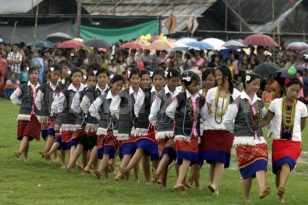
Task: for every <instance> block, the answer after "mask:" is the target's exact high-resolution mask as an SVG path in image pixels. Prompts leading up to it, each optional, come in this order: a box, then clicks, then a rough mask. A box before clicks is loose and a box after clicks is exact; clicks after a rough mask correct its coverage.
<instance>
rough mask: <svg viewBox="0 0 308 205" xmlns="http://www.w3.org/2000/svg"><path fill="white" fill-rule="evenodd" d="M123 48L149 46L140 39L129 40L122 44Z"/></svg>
mask: <svg viewBox="0 0 308 205" xmlns="http://www.w3.org/2000/svg"><path fill="white" fill-rule="evenodd" d="M121 47H122V48H129V49H142V50H145V49H147V46H146V45H145V44H143V43H140V42H138V41H131V42H127V43H124V44H122V45H121Z"/></svg>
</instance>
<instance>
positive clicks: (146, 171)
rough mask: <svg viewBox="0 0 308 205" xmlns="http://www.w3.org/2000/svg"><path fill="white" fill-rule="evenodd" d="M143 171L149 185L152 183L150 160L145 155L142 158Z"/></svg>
mask: <svg viewBox="0 0 308 205" xmlns="http://www.w3.org/2000/svg"><path fill="white" fill-rule="evenodd" d="M142 169H143V173H144V178H145V183H147V184H148V183H149V182H150V175H151V170H150V158H149V157H148V156H146V155H143V157H142Z"/></svg>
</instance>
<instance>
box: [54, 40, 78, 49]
mask: <svg viewBox="0 0 308 205" xmlns="http://www.w3.org/2000/svg"><path fill="white" fill-rule="evenodd" d="M57 48H83V44H82V43H81V42H79V41H74V40H69V41H64V42H62V43H59V44H58V45H57Z"/></svg>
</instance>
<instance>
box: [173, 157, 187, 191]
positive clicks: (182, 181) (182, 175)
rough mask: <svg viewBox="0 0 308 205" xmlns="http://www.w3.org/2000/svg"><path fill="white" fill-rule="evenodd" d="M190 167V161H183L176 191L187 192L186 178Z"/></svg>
mask: <svg viewBox="0 0 308 205" xmlns="http://www.w3.org/2000/svg"><path fill="white" fill-rule="evenodd" d="M189 166H190V161H189V160H186V159H183V162H182V164H181V166H180V169H179V176H178V179H177V181H176V184H175V186H174V188H175V189H178V190H181V191H185V186H184V184H185V178H186V174H187V171H188V169H189Z"/></svg>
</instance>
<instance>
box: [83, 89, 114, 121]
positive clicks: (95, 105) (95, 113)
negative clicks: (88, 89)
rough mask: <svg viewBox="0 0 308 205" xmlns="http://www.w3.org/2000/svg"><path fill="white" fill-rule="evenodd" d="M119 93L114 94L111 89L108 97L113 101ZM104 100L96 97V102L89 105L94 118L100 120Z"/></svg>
mask: <svg viewBox="0 0 308 205" xmlns="http://www.w3.org/2000/svg"><path fill="white" fill-rule="evenodd" d="M117 96H118V95H115V96H113V95H112V92H111V90H109V91H108V93H107V96H106V99H111V101H112V100H113V99H114V98H115V97H117ZM102 103H103V101H102V99H101V98H100V97H98V98H96V100H94V102H93V103H92V105H91V106H90V107H89V112H90V115H91V116H92V117H94V118H96V119H97V120H100V118H101V116H100V115H99V111H100V108H101V105H102Z"/></svg>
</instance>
